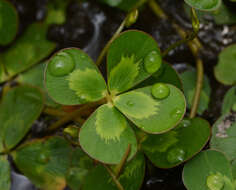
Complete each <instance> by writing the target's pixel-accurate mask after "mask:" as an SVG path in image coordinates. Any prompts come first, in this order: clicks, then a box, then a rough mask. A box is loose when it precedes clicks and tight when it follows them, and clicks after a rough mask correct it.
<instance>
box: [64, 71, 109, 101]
mask: <svg viewBox="0 0 236 190" xmlns="http://www.w3.org/2000/svg"><path fill="white" fill-rule="evenodd" d="M68 80H69V87H70V89H72V90H74V91H75V92H76V94H77V95H78V96H79V97H80V98H81V99H85V100H87V101H97V100H100V99H101V98H103V97H104V96H105V95H106V83H105V81H104V79H103V78H102V76H101V74H100V73H98V72H97V71H96V70H94V69H86V70H84V71H82V70H75V71H74V72H72V73H71V74H70V76H69V79H68Z"/></svg>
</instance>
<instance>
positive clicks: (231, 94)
mask: <svg viewBox="0 0 236 190" xmlns="http://www.w3.org/2000/svg"><path fill="white" fill-rule="evenodd" d="M235 103H236V87H235V86H234V87H232V88H230V89H229V90H228V91H227V93H226V94H225V96H224V100H223V105H222V110H221V113H222V114H226V113H228V112H230V110H231V109H233V106H234V105H235ZM234 111H235V110H234Z"/></svg>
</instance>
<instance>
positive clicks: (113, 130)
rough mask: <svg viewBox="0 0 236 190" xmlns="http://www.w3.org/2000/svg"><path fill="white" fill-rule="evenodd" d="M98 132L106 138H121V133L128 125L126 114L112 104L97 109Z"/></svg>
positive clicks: (96, 123)
mask: <svg viewBox="0 0 236 190" xmlns="http://www.w3.org/2000/svg"><path fill="white" fill-rule="evenodd" d="M95 125H96V132H97V134H98V135H99V136H100V137H101V138H102V139H104V140H106V141H109V140H117V141H119V140H120V135H121V133H122V132H123V131H124V130H125V129H126V127H127V121H126V119H125V118H124V116H123V115H122V114H121V113H120V112H119V111H118V110H117V109H116V108H115V107H114V106H112V105H109V104H106V105H102V106H101V107H100V109H99V110H98V111H97V116H96V122H95Z"/></svg>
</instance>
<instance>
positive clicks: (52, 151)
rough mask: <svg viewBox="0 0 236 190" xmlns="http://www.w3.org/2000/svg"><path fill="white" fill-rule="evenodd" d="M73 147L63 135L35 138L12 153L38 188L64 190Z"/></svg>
mask: <svg viewBox="0 0 236 190" xmlns="http://www.w3.org/2000/svg"><path fill="white" fill-rule="evenodd" d="M71 152H72V148H71V147H70V145H69V143H68V142H66V141H65V140H64V139H63V138H61V137H51V138H49V139H41V140H34V141H32V142H29V143H27V144H25V145H23V146H21V147H19V148H18V149H17V150H16V151H15V152H14V153H12V156H13V159H14V162H15V164H16V166H17V167H18V168H19V170H20V171H21V172H22V173H23V174H24V175H26V176H27V177H28V178H29V179H30V180H31V181H32V182H33V183H34V184H35V185H36V186H37V187H38V188H41V189H47V190H62V189H63V188H64V187H65V186H66V180H65V177H66V174H67V171H68V169H69V167H70V156H71Z"/></svg>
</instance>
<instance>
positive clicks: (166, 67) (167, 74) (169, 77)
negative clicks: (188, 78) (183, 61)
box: [137, 62, 183, 89]
mask: <svg viewBox="0 0 236 190" xmlns="http://www.w3.org/2000/svg"><path fill="white" fill-rule="evenodd" d="M158 82H162V83H168V84H172V85H174V86H176V87H177V88H179V89H182V88H183V86H182V81H181V80H180V77H179V74H178V73H177V72H176V71H175V69H174V68H173V67H172V66H171V65H170V64H169V63H166V62H163V63H162V65H161V68H160V69H159V70H158V71H157V72H155V73H153V74H152V76H150V77H149V78H148V79H146V80H145V81H143V82H141V83H140V84H139V85H138V86H137V88H141V87H145V86H149V85H153V84H155V83H158Z"/></svg>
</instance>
